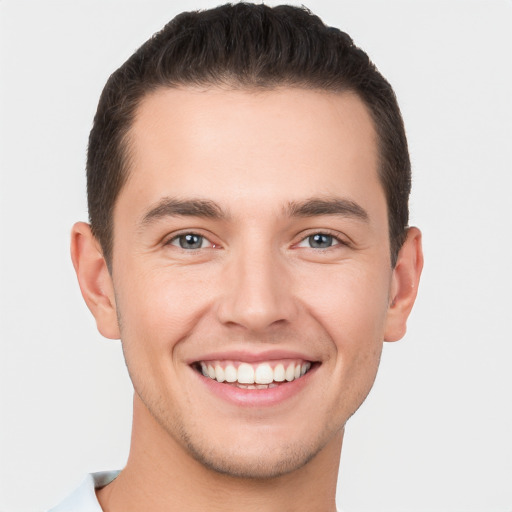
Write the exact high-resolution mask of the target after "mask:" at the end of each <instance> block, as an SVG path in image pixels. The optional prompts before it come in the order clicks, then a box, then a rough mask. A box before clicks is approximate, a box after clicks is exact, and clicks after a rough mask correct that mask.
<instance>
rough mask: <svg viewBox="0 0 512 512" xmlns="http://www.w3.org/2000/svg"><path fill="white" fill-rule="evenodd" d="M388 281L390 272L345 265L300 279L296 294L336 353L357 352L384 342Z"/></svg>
mask: <svg viewBox="0 0 512 512" xmlns="http://www.w3.org/2000/svg"><path fill="white" fill-rule="evenodd" d="M389 280H390V270H388V271H386V270H384V271H383V269H382V268H378V269H375V266H370V265H368V266H353V267H350V268H349V266H348V265H347V266H346V267H345V268H342V267H340V268H330V269H325V271H324V272H323V275H322V273H321V272H318V273H317V274H316V275H315V276H314V278H313V279H312V277H311V276H306V275H304V276H303V278H302V283H303V284H302V286H301V293H300V294H301V297H302V298H303V300H304V302H305V303H306V307H307V308H308V309H309V311H310V313H311V315H312V316H314V317H315V318H316V320H317V321H318V322H319V323H320V324H321V325H323V326H324V328H325V329H326V330H327V332H328V334H329V335H330V337H331V338H332V339H333V340H334V342H335V344H336V346H337V348H338V349H339V350H341V349H343V350H344V351H347V350H350V349H351V348H353V349H354V350H356V349H357V350H359V351H360V350H361V349H362V347H364V346H366V345H368V346H372V345H375V343H376V342H381V341H382V340H383V338H384V326H385V319H386V314H387V309H388V296H389Z"/></svg>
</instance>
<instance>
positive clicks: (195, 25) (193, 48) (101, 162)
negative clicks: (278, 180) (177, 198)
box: [87, 3, 411, 266]
mask: <svg viewBox="0 0 512 512" xmlns="http://www.w3.org/2000/svg"><path fill="white" fill-rule="evenodd" d="M187 85H189V86H190V85H193V86H215V85H220V86H225V87H229V88H247V89H255V88H256V89H272V88H275V87H278V86H290V87H299V88H307V89H318V90H324V91H333V92H345V91H351V92H354V93H356V94H357V95H358V96H359V97H360V98H361V100H362V101H363V102H364V103H365V104H366V106H367V108H368V110H369V112H370V114H371V116H372V119H373V121H374V124H375V129H376V132H377V135H378V146H379V148H378V149H379V160H380V161H379V177H380V180H381V183H382V186H383V188H384V191H385V195H386V200H387V207H388V222H389V238H390V249H391V262H392V265H393V266H394V265H395V263H396V259H397V255H398V252H399V250H400V247H401V246H402V244H403V242H404V240H405V236H406V233H407V225H408V220H409V208H408V200H409V193H410V188H411V168H410V160H409V153H408V149H407V139H406V136H405V130H404V125H403V121H402V116H401V114H400V109H399V107H398V103H397V101H396V97H395V94H394V92H393V89H392V88H391V86H390V84H389V83H388V82H387V81H386V79H385V78H384V77H383V76H382V75H381V74H380V73H379V71H378V70H377V68H376V67H375V66H374V64H373V63H372V62H371V61H370V59H369V58H368V56H367V55H366V53H364V52H363V51H362V50H361V49H360V48H358V47H357V46H355V45H354V43H353V41H352V39H351V38H350V36H348V35H347V34H346V33H344V32H342V31H340V30H338V29H336V28H332V27H328V26H326V25H324V23H323V22H322V21H321V20H320V18H318V17H317V16H315V15H313V14H312V13H311V12H310V11H309V10H307V9H306V8H304V7H302V8H301V7H293V6H289V5H281V6H277V7H273V8H271V7H269V6H266V5H261V4H258V5H255V4H248V3H238V4H235V5H231V4H226V5H223V6H220V7H217V8H214V9H209V10H204V11H195V12H185V13H182V14H180V15H178V16H176V17H175V18H174V19H173V20H172V21H170V22H169V23H168V24H167V25H166V26H165V27H164V28H163V29H162V30H161V31H160V32H157V33H156V34H155V35H154V36H153V37H152V38H151V39H149V40H148V41H147V42H146V43H144V44H143V45H142V46H141V47H140V48H139V49H138V50H137V51H136V52H135V53H134V54H133V55H132V56H131V57H130V58H129V59H128V60H127V61H126V62H125V63H124V64H123V65H122V66H121V67H120V68H119V69H118V70H117V71H115V72H114V73H113V74H112V75H111V76H110V78H109V80H108V81H107V83H106V85H105V88H104V89H103V92H102V94H101V98H100V101H99V104H98V110H97V112H96V116H95V118H94V124H93V128H92V130H91V133H90V137H89V147H88V154H87V196H88V207H89V219H90V223H91V228H92V232H93V234H94V236H95V237H96V238H97V239H98V240H99V242H100V244H101V247H102V250H103V254H104V257H105V260H106V261H107V264H108V265H109V266H110V265H111V263H112V248H113V219H112V217H113V210H114V205H115V202H116V199H117V197H118V195H119V192H120V190H121V188H122V187H123V184H124V183H125V181H126V178H127V175H128V170H129V154H128V153H129V151H128V142H127V141H128V137H127V136H128V134H129V130H130V128H131V126H132V123H133V120H134V116H135V113H136V110H137V107H138V106H139V105H140V103H141V101H142V99H143V98H144V97H145V96H146V95H147V94H149V93H150V92H152V91H154V90H155V89H158V88H160V87H178V86H187Z"/></svg>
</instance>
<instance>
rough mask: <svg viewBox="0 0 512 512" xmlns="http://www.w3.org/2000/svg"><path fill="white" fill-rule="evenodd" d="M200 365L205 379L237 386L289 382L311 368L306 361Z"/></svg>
mask: <svg viewBox="0 0 512 512" xmlns="http://www.w3.org/2000/svg"><path fill="white" fill-rule="evenodd" d="M200 364H201V371H202V373H203V375H204V376H205V377H210V379H214V380H216V381H217V382H238V383H239V384H270V383H272V382H284V381H285V380H286V381H288V382H291V381H292V380H295V379H298V378H299V377H301V376H302V375H304V374H305V373H306V372H307V371H308V370H309V369H310V368H311V363H310V362H306V361H292V362H285V363H282V362H281V363H279V362H278V363H277V364H276V363H258V364H249V363H235V362H233V363H232V362H229V363H228V362H225V361H223V362H221V361H210V362H208V363H205V362H201V363H200Z"/></svg>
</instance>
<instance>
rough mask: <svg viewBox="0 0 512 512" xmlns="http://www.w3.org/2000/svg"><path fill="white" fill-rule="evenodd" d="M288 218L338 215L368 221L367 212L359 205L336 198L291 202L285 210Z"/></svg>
mask: <svg viewBox="0 0 512 512" xmlns="http://www.w3.org/2000/svg"><path fill="white" fill-rule="evenodd" d="M286 211H287V214H288V215H289V216H290V217H316V216H320V215H338V216H341V217H348V218H354V219H358V220H362V221H364V222H368V221H369V215H368V212H367V211H366V210H365V209H364V208H363V207H362V206H360V205H359V204H357V203H356V202H354V201H351V200H349V199H343V198H338V197H332V198H319V197H312V198H310V199H306V200H305V201H300V202H296V201H291V202H289V203H288V206H287V208H286Z"/></svg>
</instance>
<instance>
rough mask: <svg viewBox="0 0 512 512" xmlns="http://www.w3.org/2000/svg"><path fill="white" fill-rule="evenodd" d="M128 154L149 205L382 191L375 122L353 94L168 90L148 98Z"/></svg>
mask: <svg viewBox="0 0 512 512" xmlns="http://www.w3.org/2000/svg"><path fill="white" fill-rule="evenodd" d="M129 151H130V163H131V165H130V171H129V179H128V182H127V184H126V186H125V188H126V189H131V190H136V193H137V198H138V200H141V201H142V200H144V201H147V202H155V201H157V200H158V199H159V198H160V197H162V196H163V195H165V194H167V195H173V196H179V197H181V196H183V197H190V196H194V197H207V198H208V197H210V196H212V195H214V196H215V200H216V201H218V202H221V203H224V204H226V205H233V206H235V205H236V204H239V205H243V206H244V207H245V206H247V205H248V204H254V205H255V206H258V205H259V207H261V206H262V204H263V203H264V202H266V201H270V200H275V201H276V202H278V201H281V203H283V202H286V201H293V200H301V199H303V198H304V197H306V196H312V195H315V196H318V195H332V194H333V193H335V194H342V195H344V194H345V193H347V192H349V193H350V194H351V195H352V196H353V197H351V199H354V200H358V201H361V200H363V197H354V196H364V195H365V190H370V189H371V188H372V187H373V188H376V189H378V190H379V191H380V192H381V193H382V190H380V189H381V186H380V183H379V181H378V176H377V165H378V155H377V142H376V134H375V130H374V125H373V122H372V119H371V117H370V114H369V113H368V110H367V108H366V107H365V105H364V103H363V102H362V101H361V100H360V99H359V98H358V97H357V96H356V95H355V94H352V93H330V92H323V91H322V92H321V91H315V90H305V89H298V88H280V89H275V90H265V91H247V90H223V89H220V88H212V89H206V90H199V89H193V88H179V89H174V88H173V89H171V88H162V89H159V90H157V91H156V92H154V93H152V94H150V95H149V96H147V97H146V98H145V99H144V100H143V101H142V102H141V104H140V106H139V108H138V111H137V115H136V118H135V121H134V123H133V126H132V128H131V131H130V143H129ZM125 193H126V191H125V190H123V191H121V195H120V196H121V197H120V199H121V198H122V196H123V194H125ZM381 195H382V194H381ZM262 201H263V203H262Z"/></svg>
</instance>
